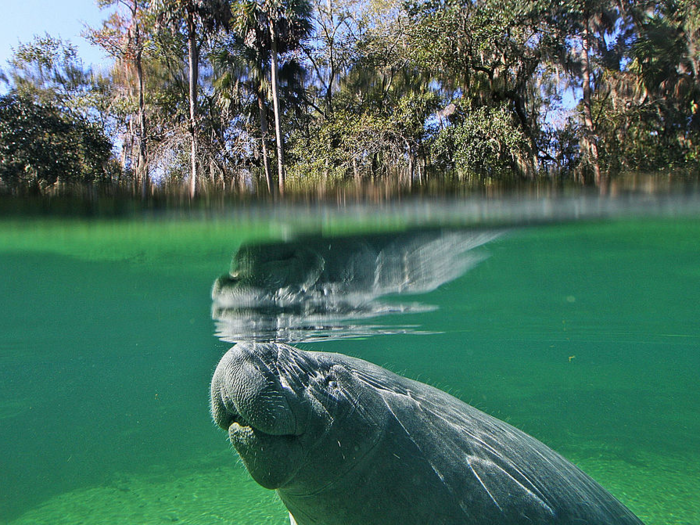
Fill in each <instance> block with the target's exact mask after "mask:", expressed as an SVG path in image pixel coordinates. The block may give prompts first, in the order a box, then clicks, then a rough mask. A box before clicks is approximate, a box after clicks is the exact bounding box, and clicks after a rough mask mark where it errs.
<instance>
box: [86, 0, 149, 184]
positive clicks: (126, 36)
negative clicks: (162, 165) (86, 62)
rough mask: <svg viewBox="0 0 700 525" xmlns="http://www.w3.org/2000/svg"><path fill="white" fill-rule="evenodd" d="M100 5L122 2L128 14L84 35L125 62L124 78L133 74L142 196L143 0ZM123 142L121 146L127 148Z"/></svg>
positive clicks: (105, 0)
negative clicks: (136, 104)
mask: <svg viewBox="0 0 700 525" xmlns="http://www.w3.org/2000/svg"><path fill="white" fill-rule="evenodd" d="M97 3H98V5H99V6H100V8H106V7H113V6H117V7H118V6H124V7H125V8H126V9H127V13H128V15H127V16H124V15H123V14H121V13H119V12H115V13H113V14H112V15H111V16H110V17H109V18H108V19H107V20H105V21H104V22H103V24H102V27H101V28H100V29H87V30H86V36H87V38H88V40H90V41H91V42H92V43H93V44H95V45H98V46H100V47H101V48H102V49H104V50H105V51H106V52H107V53H108V54H109V55H110V56H111V57H113V58H114V59H115V60H117V62H118V63H121V64H123V65H124V66H125V69H126V72H127V75H126V76H127V78H128V77H132V76H133V75H131V74H130V73H131V72H132V71H133V73H135V77H136V88H137V100H138V112H137V115H136V117H137V122H138V131H137V133H136V136H137V143H138V157H137V160H136V177H137V179H138V180H139V181H141V196H142V198H145V196H146V192H147V189H148V185H149V175H148V148H147V142H148V133H147V130H146V104H145V89H144V76H143V55H144V51H145V50H146V42H145V35H144V33H145V30H144V29H145V28H144V26H145V25H146V24H147V22H146V20H145V17H144V9H145V8H146V7H147V3H146V0H97ZM126 146H127V145H126V144H123V145H122V147H123V148H125V149H126Z"/></svg>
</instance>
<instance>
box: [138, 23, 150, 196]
mask: <svg viewBox="0 0 700 525" xmlns="http://www.w3.org/2000/svg"><path fill="white" fill-rule="evenodd" d="M136 34H137V35H138V29H137V33H136ZM137 38H138V36H137ZM136 76H137V78H138V83H139V160H138V171H139V178H140V179H141V198H142V199H145V198H146V195H147V194H148V186H149V183H150V181H149V178H148V153H147V150H146V140H147V138H146V104H145V102H144V94H143V67H142V64H141V50H140V49H139V50H138V51H137V52H136Z"/></svg>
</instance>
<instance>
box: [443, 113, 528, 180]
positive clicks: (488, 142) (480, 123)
mask: <svg viewBox="0 0 700 525" xmlns="http://www.w3.org/2000/svg"><path fill="white" fill-rule="evenodd" d="M528 148H529V144H528V140H527V137H526V136H525V134H524V133H523V131H522V130H521V129H519V128H518V127H517V125H516V124H515V123H514V120H513V118H512V113H511V112H510V111H509V110H508V109H507V108H506V107H505V106H501V107H498V108H493V109H492V108H487V107H480V108H478V109H476V110H474V111H471V112H469V113H468V114H467V115H465V116H464V117H463V119H462V121H461V122H460V123H459V124H457V125H455V126H450V127H448V128H445V129H443V130H441V131H440V133H439V134H438V136H437V138H436V140H435V142H434V143H433V146H432V154H433V156H434V158H435V160H436V161H437V162H438V163H439V164H440V165H441V166H442V167H443V168H445V169H455V170H457V172H458V173H460V174H465V175H468V176H479V177H504V176H505V177H508V176H509V175H510V176H512V174H513V173H517V170H518V165H519V162H521V159H522V158H526V157H527V154H528Z"/></svg>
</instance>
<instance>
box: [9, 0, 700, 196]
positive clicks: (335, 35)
mask: <svg viewBox="0 0 700 525" xmlns="http://www.w3.org/2000/svg"><path fill="white" fill-rule="evenodd" d="M99 3H100V5H101V6H103V7H105V8H106V9H107V10H109V9H111V10H112V11H113V12H112V13H111V14H108V16H107V18H106V20H105V23H104V25H103V27H101V28H97V29H93V30H90V31H89V32H88V33H89V36H90V37H91V40H92V41H93V43H95V45H99V46H101V47H102V48H103V49H105V50H106V51H107V52H108V53H109V54H110V56H112V57H113V59H114V65H113V68H112V70H111V71H109V72H107V73H103V74H102V75H95V74H94V73H93V72H92V71H90V69H89V68H87V69H86V68H84V67H83V65H82V62H81V61H80V58H79V57H78V55H77V52H76V50H75V48H74V47H72V46H71V45H70V44H69V43H66V42H62V41H60V40H59V39H55V38H53V37H51V36H49V35H46V36H44V37H38V38H36V39H35V40H34V41H33V42H30V43H25V44H22V45H21V46H19V47H18V48H17V49H16V50H14V58H13V59H12V60H11V61H10V62H9V63H8V66H7V68H5V69H4V75H1V76H0V77H2V78H0V81H4V82H5V84H6V85H7V88H8V94H7V95H6V96H5V97H4V98H3V99H2V108H1V111H2V112H3V116H2V127H1V128H0V152H2V158H1V159H0V166H1V167H2V170H1V171H0V176H1V177H2V182H3V185H4V186H5V187H8V188H9V187H18V186H22V185H33V186H35V187H37V184H38V185H39V186H41V187H46V186H50V185H51V184H55V183H56V181H60V180H64V181H68V180H71V181H95V180H100V181H109V183H111V184H115V183H118V184H129V185H131V186H132V187H134V188H136V187H141V188H142V189H143V192H144V194H145V191H146V189H147V187H148V184H149V181H155V184H154V187H156V188H157V187H174V186H179V185H185V184H186V185H187V188H188V191H189V192H190V194H194V193H195V192H196V191H202V190H206V189H208V188H219V189H224V190H230V189H232V188H247V190H248V191H250V190H252V191H258V192H261V193H271V194H272V193H274V192H276V191H284V188H285V185H292V186H301V185H304V184H307V183H310V182H313V183H318V182H323V183H327V184H330V183H336V182H342V181H344V180H349V181H357V182H362V181H364V180H376V179H378V178H389V179H392V178H393V179H395V180H396V181H398V182H399V183H401V184H406V185H413V184H423V183H425V182H426V181H430V180H431V179H440V180H445V179H447V180H451V181H459V180H464V179H470V180H471V179H478V178H490V179H499V178H508V179H518V178H524V179H528V178H529V179H532V178H536V177H549V176H557V177H571V178H573V179H575V180H579V181H584V182H591V183H600V181H601V179H602V178H605V177H608V176H610V175H613V174H615V173H617V172H620V171H627V170H644V171H650V170H651V171H655V170H667V169H681V170H686V171H697V170H698V168H699V167H700V111H699V107H700V77H699V75H700V8H699V7H698V5H697V2H694V1H692V0H665V1H661V2H648V1H642V2H639V1H634V2H632V1H630V0H615V1H613V0H557V1H554V0H536V1H525V0H478V1H473V0H408V1H405V2H399V1H398V0H371V1H370V0H230V1H229V0H158V1H155V0H151V1H148V0H99ZM3 79H4V80H3ZM71 141H72V143H74V144H80V145H81V146H80V147H79V148H74V149H73V150H71V151H66V152H65V155H63V156H62V158H61V159H59V158H57V157H56V155H58V152H60V151H62V150H61V148H62V147H63V146H61V144H65V145H68V144H70V143H71ZM105 145H107V146H105ZM110 152H111V153H110ZM110 159H111V160H110ZM110 162H112V163H113V164H112V165H118V168H117V170H116V172H115V170H113V169H112V168H109V169H107V168H106V166H107V165H108V164H109V163H110ZM272 165H276V166H277V170H276V173H274V172H273V170H272V169H271V166H272ZM106 173H110V176H109V177H107V176H106ZM115 173H116V174H115ZM38 181H40V182H38ZM276 188H278V190H276Z"/></svg>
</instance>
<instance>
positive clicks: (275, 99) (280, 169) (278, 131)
mask: <svg viewBox="0 0 700 525" xmlns="http://www.w3.org/2000/svg"><path fill="white" fill-rule="evenodd" d="M270 37H271V39H272V105H273V108H274V110H275V139H276V142H277V182H278V184H279V191H280V195H283V194H284V145H283V144H282V124H281V118H280V101H279V92H278V88H279V85H278V83H279V80H278V78H277V58H278V57H277V34H276V32H275V24H274V22H273V21H272V19H271V20H270Z"/></svg>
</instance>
